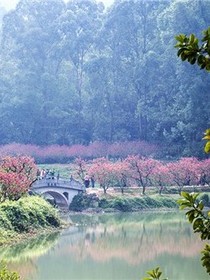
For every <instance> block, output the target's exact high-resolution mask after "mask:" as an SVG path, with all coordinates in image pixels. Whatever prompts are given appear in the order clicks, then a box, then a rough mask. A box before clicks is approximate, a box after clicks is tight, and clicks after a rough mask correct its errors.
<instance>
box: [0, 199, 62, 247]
mask: <svg viewBox="0 0 210 280" xmlns="http://www.w3.org/2000/svg"><path fill="white" fill-rule="evenodd" d="M64 226H65V224H64V222H63V221H62V220H61V218H60V216H59V212H58V210H57V209H55V208H53V207H52V206H51V205H50V204H49V203H48V202H46V201H45V200H44V199H43V198H41V197H38V196H26V197H22V198H21V199H19V200H18V201H5V202H3V203H1V204H0V246H2V245H6V244H12V243H15V242H20V241H21V240H25V239H28V238H31V237H34V236H36V235H39V234H43V233H47V232H54V231H58V230H60V229H62V228H64Z"/></svg>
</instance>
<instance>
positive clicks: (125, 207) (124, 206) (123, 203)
mask: <svg viewBox="0 0 210 280" xmlns="http://www.w3.org/2000/svg"><path fill="white" fill-rule="evenodd" d="M113 208H114V209H117V210H120V211H123V212H127V211H131V210H132V203H131V200H128V199H126V198H116V199H114V201H113Z"/></svg>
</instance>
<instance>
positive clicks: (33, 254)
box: [0, 212, 209, 280]
mask: <svg viewBox="0 0 210 280" xmlns="http://www.w3.org/2000/svg"><path fill="white" fill-rule="evenodd" d="M70 219H71V220H72V221H73V222H74V223H76V224H77V226H74V227H70V228H69V229H67V230H64V231H63V232H62V233H61V234H60V233H54V234H51V235H43V236H40V237H39V238H37V239H34V240H31V241H30V242H26V243H23V244H19V245H16V246H13V247H6V248H1V249H0V258H1V259H2V258H3V259H5V260H7V262H9V266H10V268H11V269H13V270H16V271H18V272H19V273H20V274H21V275H22V277H23V279H24V280H48V279H49V280H67V279H68V280H74V279H81V280H94V279H98V280H100V279H101V280H103V279H104V280H105V279H107V280H108V279H109V280H121V279H122V280H123V279H126V280H140V279H142V278H143V277H144V276H146V271H147V270H150V269H151V268H155V267H157V266H160V267H161V269H162V270H163V272H164V276H166V277H168V278H169V280H207V279H209V276H208V275H207V274H206V272H205V269H204V268H203V267H202V266H201V262H200V250H201V249H202V247H203V245H204V244H202V243H201V241H200V240H199V237H198V236H196V235H195V234H194V233H193V232H192V230H191V226H190V225H189V224H188V222H187V221H186V219H185V217H184V214H183V212H182V213H131V214H106V215H95V214H94V215H89V216H87V215H86V216H81V215H74V216H70Z"/></svg>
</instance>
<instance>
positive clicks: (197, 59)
mask: <svg viewBox="0 0 210 280" xmlns="http://www.w3.org/2000/svg"><path fill="white" fill-rule="evenodd" d="M175 38H176V40H177V44H176V45H175V47H176V48H178V52H177V55H178V56H179V57H180V58H181V60H182V61H185V60H187V61H188V62H189V63H190V64H195V63H197V64H198V66H200V68H201V69H205V70H206V71H210V27H209V28H208V29H206V30H204V31H203V38H202V39H201V42H200V43H199V40H198V38H197V37H196V36H195V35H194V34H190V35H189V36H186V35H185V34H179V35H177V36H176V37H175Z"/></svg>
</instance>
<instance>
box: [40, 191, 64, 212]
mask: <svg viewBox="0 0 210 280" xmlns="http://www.w3.org/2000/svg"><path fill="white" fill-rule="evenodd" d="M47 195H50V196H51V197H53V198H54V199H55V202H56V205H59V206H61V207H65V208H68V206H69V202H68V200H67V198H66V197H65V195H63V194H62V193H60V192H57V191H53V190H47V191H43V192H41V196H43V197H47Z"/></svg>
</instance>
